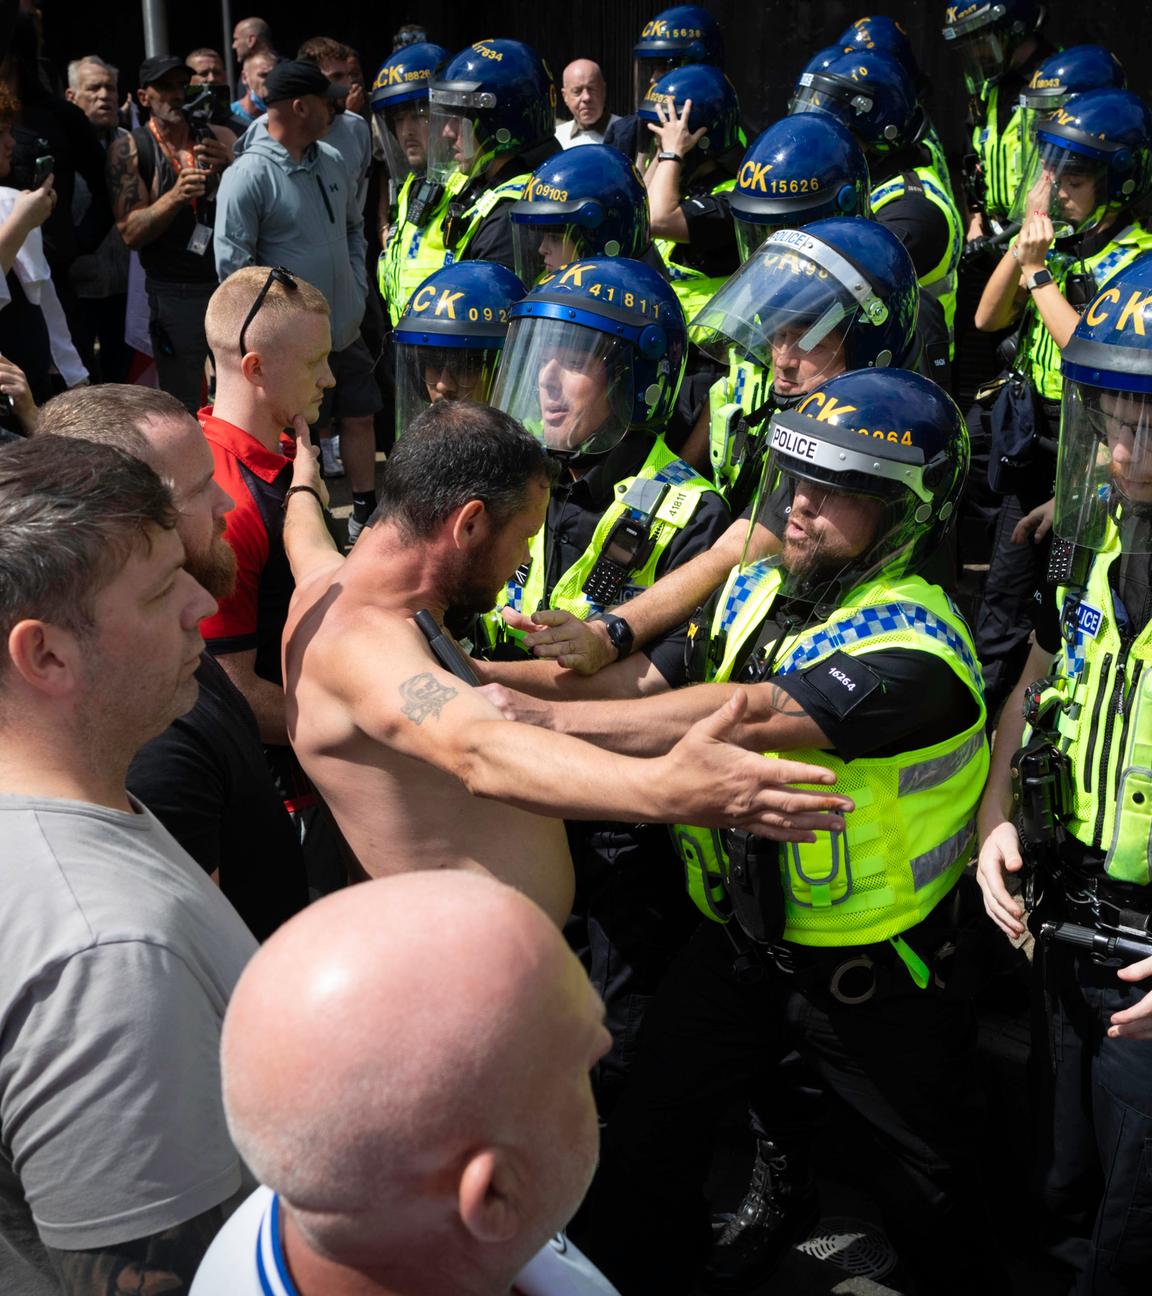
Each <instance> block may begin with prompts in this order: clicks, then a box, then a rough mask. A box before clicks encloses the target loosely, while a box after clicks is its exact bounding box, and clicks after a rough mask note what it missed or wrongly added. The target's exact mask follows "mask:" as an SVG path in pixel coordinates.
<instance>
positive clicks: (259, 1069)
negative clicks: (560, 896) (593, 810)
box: [192, 869, 615, 1296]
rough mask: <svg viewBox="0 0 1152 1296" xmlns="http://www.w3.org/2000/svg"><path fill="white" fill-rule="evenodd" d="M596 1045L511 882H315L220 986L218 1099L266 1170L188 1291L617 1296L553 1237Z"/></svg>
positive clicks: (578, 1165)
mask: <svg viewBox="0 0 1152 1296" xmlns="http://www.w3.org/2000/svg"><path fill="white" fill-rule="evenodd" d="M610 1043H611V1040H610V1038H609V1035H608V1032H607V1031H606V1030H605V1028H604V1022H603V1004H602V1003H601V1002H600V999H599V996H598V995H597V994H596V992H595V991H594V990H593V989H592V987H591V985H590V984H589V982H588V978H587V977H586V976H585V974H584V971H583V969H582V968H581V967H580V964H579V963H578V962H577V960H576V958H575V957H574V956H573V955H572V953H571V952H570V951H569V949H568V947H567V946H566V945H565V943H564V940H563V938H562V937H561V936H560V934H559V932H558V931H557V930H556V927H555V925H554V924H553V923H552V922H551V921H550V920H549V918H548V917H547V916H546V915H545V914H544V912H543V910H541V909H539V908H538V907H537V906H536V905H535V904H533V903H532V901H530V900H528V899H527V898H526V897H524V896H523V895H522V894H521V893H520V892H518V891H515V890H513V889H512V888H511V887H507V886H505V885H504V884H502V883H499V882H496V881H495V880H494V879H492V878H489V877H485V876H481V875H479V874H474V873H466V872H464V871H462V870H455V869H441V870H434V871H432V870H430V871H424V872H414V873H404V874H400V875H399V876H395V877H390V878H382V879H377V880H376V881H373V882H366V883H364V884H363V885H361V886H357V887H353V888H350V889H348V890H346V891H341V892H338V893H337V894H335V895H331V896H328V897H327V898H325V899H324V900H321V901H320V902H319V903H318V904H315V905H313V906H312V907H311V908H309V909H307V910H305V911H304V912H303V913H302V914H300V915H298V916H297V917H296V918H294V919H292V920H291V921H290V922H289V923H287V924H286V925H285V926H284V927H282V928H280V930H279V931H278V932H277V933H276V934H275V935H274V936H273V937H272V939H271V940H270V941H269V942H268V943H267V944H266V945H265V946H263V948H262V950H261V951H260V953H259V954H257V956H256V957H255V958H254V959H253V961H252V963H251V964H250V966H249V969H248V970H247V971H246V972H245V974H244V975H243V976H242V978H241V981H240V984H239V985H238V986H237V989H236V994H235V995H234V997H233V999H232V1003H231V1006H230V1009H229V1012H228V1017H227V1021H226V1024H225V1029H224V1037H223V1044H222V1049H221V1069H222V1075H223V1082H224V1104H225V1111H226V1113H227V1116H228V1124H229V1129H230V1130H231V1132H232V1135H233V1137H234V1139H235V1140H236V1143H237V1146H238V1147H239V1149H240V1150H241V1154H242V1155H243V1157H244V1158H245V1161H246V1162H247V1164H248V1165H250V1166H251V1168H252V1169H253V1171H254V1172H255V1173H256V1174H257V1176H258V1177H259V1178H260V1180H261V1181H262V1183H263V1184H264V1185H265V1186H264V1187H262V1188H260V1189H259V1190H258V1191H257V1192H256V1193H255V1194H254V1195H253V1196H252V1197H250V1198H249V1199H248V1201H247V1202H245V1203H244V1205H243V1206H242V1207H241V1208H240V1209H239V1210H238V1211H237V1212H236V1214H235V1215H234V1216H233V1217H232V1219H231V1220H230V1221H229V1222H228V1224H227V1225H226V1226H225V1228H224V1229H223V1230H222V1232H221V1233H220V1234H219V1236H218V1237H217V1239H216V1241H215V1242H214V1243H213V1245H212V1247H211V1248H210V1250H209V1252H208V1255H207V1256H206V1257H205V1259H204V1262H203V1264H202V1265H201V1267H200V1270H199V1272H198V1273H197V1275H196V1279H195V1281H194V1283H193V1285H192V1296H220V1294H221V1293H223V1292H227V1293H228V1294H229V1296H261V1294H263V1296H268V1293H272V1296H327V1294H328V1293H331V1292H335V1291H339V1292H341V1293H344V1294H345V1296H507V1293H509V1292H515V1293H516V1294H517V1296H561V1294H563V1296H614V1293H615V1289H614V1288H613V1287H612V1286H611V1284H610V1283H608V1281H607V1280H606V1279H605V1278H604V1277H603V1276H602V1275H601V1274H600V1273H599V1272H598V1271H597V1270H596V1269H595V1268H594V1267H593V1266H592V1265H591V1264H590V1262H589V1261H588V1260H587V1259H585V1257H584V1256H582V1255H581V1254H580V1252H579V1251H578V1250H576V1248H575V1247H574V1246H572V1245H571V1244H570V1243H569V1242H568V1241H567V1240H566V1239H565V1238H564V1237H563V1235H562V1234H559V1233H558V1230H559V1229H561V1228H562V1227H563V1226H564V1224H566V1223H567V1221H568V1219H569V1218H570V1217H571V1215H572V1214H573V1212H574V1211H575V1209H576V1207H577V1206H578V1205H579V1203H580V1200H581V1198H582V1197H583V1195H584V1192H585V1190H586V1189H587V1186H588V1183H589V1181H590V1179H591V1177H592V1172H593V1169H594V1168H595V1164H596V1158H597V1151H598V1143H599V1136H598V1131H597V1120H596V1108H595V1104H594V1102H593V1099H592V1091H591V1086H590V1083H589V1071H590V1069H591V1067H592V1066H593V1064H594V1063H595V1062H596V1061H597V1060H598V1059H599V1058H600V1057H602V1056H603V1054H604V1053H605V1052H606V1051H607V1049H608V1047H609V1045H610ZM550 1238H551V1241H549V1239H550Z"/></svg>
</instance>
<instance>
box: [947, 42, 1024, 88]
mask: <svg viewBox="0 0 1152 1296" xmlns="http://www.w3.org/2000/svg"><path fill="white" fill-rule="evenodd" d="M952 48H953V49H954V50H955V51H956V56H957V57H958V58H959V60H960V71H961V73H962V74H963V77H964V83H965V85H966V86H967V87H968V93H969V94H970V95H979V94H981V93H982V92H983V90H984V87H985V86H987V85H991V84H994V83H995V82H997V81H999V80H1000V78H1001V77H1002V76H1003V75H1004V73H1005V72H1006V71H1007V70H1008V64H1009V61H1010V60H1011V57H1012V46H1011V44H1010V43H1009V41H1008V39H1007V33H1006V32H1004V31H1002V30H1000V29H999V28H997V27H996V26H995V25H994V24H989V25H987V26H985V27H981V28H980V29H979V30H978V31H974V32H972V33H971V34H970V35H968V36H965V37H964V38H963V39H962V40H957V41H956V42H955V44H954V45H953V46H952Z"/></svg>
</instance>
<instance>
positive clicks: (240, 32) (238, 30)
mask: <svg viewBox="0 0 1152 1296" xmlns="http://www.w3.org/2000/svg"><path fill="white" fill-rule="evenodd" d="M271 48H272V29H271V28H270V27H269V26H268V24H267V23H266V22H265V21H264V19H263V18H241V19H240V21H239V22H238V23H237V24H236V26H235V28H233V31H232V50H233V52H234V53H235V55H236V58H237V61H238V62H241V63H242V62H243V61H244V58H245V57H246V56H247V55H248V54H251V53H252V51H253V50H258V49H271Z"/></svg>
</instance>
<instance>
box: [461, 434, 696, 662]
mask: <svg viewBox="0 0 1152 1296" xmlns="http://www.w3.org/2000/svg"><path fill="white" fill-rule="evenodd" d="M713 490H714V487H713V486H712V485H711V484H710V483H709V482H707V481H705V480H704V478H703V477H700V476H699V475H698V474H697V473H696V471H695V469H693V468H690V467H689V466H688V465H687V464H686V463H685V462H684V461H683V460H682V459H677V458H676V456H675V455H674V454H673V453H672V452H671V450H669V449H668V447H667V446H666V445H665V444H664V439H663V438H662V437H660V438H658V439H657V440H656V442H655V443H654V444H653V446H652V449H651V451H650V452H649V454H648V458H647V459H646V460H645V461H644V464H643V466H642V467H641V469H640V471H639V472H638V473H637V474H636V476H635V477H625V478H624V479H623V480H622V481H619V482H617V483H616V487H615V492H614V498H613V500H612V503H611V504H610V505H609V506H608V508H607V509H605V511H604V513H603V515H602V516H601V518H600V521H599V522H598V523H597V524H596V530H595V531H594V532H593V534H592V539H591V541H590V543H589V545H588V548H587V549H585V551H584V553H583V554H581V556H580V558H579V559H578V560H577V561H576V562H575V563H574V564H573V565H572V566H571V567H569V569H568V570H567V571H566V572H564V573H563V575H562V576H561V577H560V579H559V580H558V581H557V582H556V585H555V587H554V588H553V589H552V590H551V592H550V593H549V594H548V606H549V607H550V608H560V609H562V610H563V611H565V612H571V613H572V615H573V616H576V617H579V618H580V620H581V621H587V619H588V618H589V617H590V616H592V615H594V614H595V613H597V612H603V611H604V609H605V608H606V607H611V606H613V605H614V604H616V603H620V602H623V601H626V600H627V599H629V598H633V597H635V595H637V594H639V593H640V592H641V591H642V590H645V589H648V587H649V586H651V585H652V584H654V583H655V580H656V571H657V568H658V567H659V565H660V560H661V558H662V557H663V556H664V552H665V550H667V548H668V546H669V545H670V544H671V543H672V541H673V539H675V537H676V535H677V533H678V532H679V531H681V530H682V529H683V528H684V527H685V526H687V524H688V522H689V521H690V520H691V518H692V516H693V514H694V513H695V512H696V507H697V505H698V504H699V503H700V499H701V497H702V496H703V495H705V494H707V493H709V492H711V491H713ZM626 517H630V518H631V519H632V520H633V521H637V522H639V523H641V524H642V525H643V526H645V527H647V540H648V545H647V546H646V552H645V556H644V560H643V564H642V566H641V567H640V568H639V569H637V570H635V571H632V572H629V573H628V574H627V580H626V582H625V584H624V585H623V586H622V588H621V589H620V590H619V592H618V593H616V594H615V595H614V596H613V597H612V598H611V599H609V600H608V601H600V600H598V599H597V598H595V597H594V591H590V590H589V589H587V588H586V586H587V585H588V583H589V577H591V576H592V573H593V570H594V569H595V567H596V564H597V561H598V560H599V558H600V556H601V553H602V551H603V549H604V546H605V544H606V543H607V541H608V539H609V537H610V536H611V535H612V532H613V530H614V529H615V527H616V525H617V523H619V522H620V521H622V520H623V519H625V518H626ZM547 530H548V528H547V525H545V527H544V529H543V530H541V531H538V532H537V533H536V534H535V535H534V536H533V537H532V541H531V544H530V545H529V554H530V557H529V560H528V566H527V570H523V569H522V571H521V572H518V573H517V579H513V580H511V581H509V582H508V585H507V586H506V587H505V590H504V600H503V602H504V604H507V605H508V606H509V607H512V608H515V609H516V611H517V612H523V613H524V614H525V615H526V616H531V614H532V613H533V612H535V611H536V610H537V608H539V607H540V606H541V605H542V604H543V603H544V598H545V593H546V591H545V588H544V584H545V580H546V578H547V577H546V567H547V553H546V547H545V546H546V533H547ZM521 578H522V579H521ZM485 626H486V629H487V631H488V637H489V639H490V640H491V641H492V642H498V641H500V640H501V639H503V640H507V639H510V638H515V637H517V636H515V635H513V634H512V633H511V632H510V631H509V629H508V627H507V626H506V625H505V624H504V621H503V619H502V618H501V616H500V611H499V609H497V610H496V611H495V612H493V613H489V614H488V616H487V617H486V618H485Z"/></svg>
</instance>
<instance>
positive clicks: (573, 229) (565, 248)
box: [512, 219, 595, 288]
mask: <svg viewBox="0 0 1152 1296" xmlns="http://www.w3.org/2000/svg"><path fill="white" fill-rule="evenodd" d="M512 254H513V257H514V259H515V265H516V277H517V278H518V279H519V280H520V282H521V283H522V284H524V286H525V287H527V288H530V287H531V286H532V285H533V284H534V283H535V282H536V281H537V280H538V279H539V278H540V276H541V275H542V274H545V273H547V274H551V273H552V271H554V270H559V269H560V268H561V267H562V266H566V265H569V264H570V263H571V262H573V261H579V260H580V259H581V258H582V257H586V256H591V255H595V253H592V252H589V251H588V239H587V232H586V231H585V230H584V229H583V228H582V227H581V226H579V225H576V224H574V223H563V224H556V225H535V224H532V225H530V224H528V223H526V222H524V221H518V220H515V219H513V221H512Z"/></svg>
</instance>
